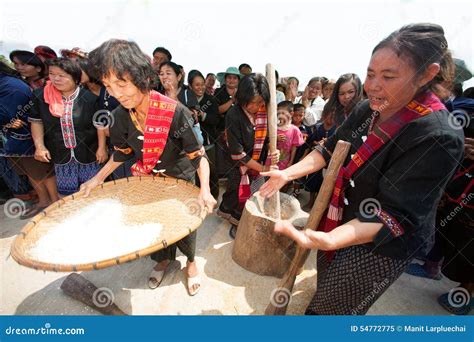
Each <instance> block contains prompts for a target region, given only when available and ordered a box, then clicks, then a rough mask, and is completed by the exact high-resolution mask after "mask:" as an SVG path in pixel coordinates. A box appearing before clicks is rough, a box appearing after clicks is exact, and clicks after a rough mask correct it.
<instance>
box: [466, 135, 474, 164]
mask: <svg viewBox="0 0 474 342" xmlns="http://www.w3.org/2000/svg"><path fill="white" fill-rule="evenodd" d="M464 158H468V159H470V160H474V138H465V139H464Z"/></svg>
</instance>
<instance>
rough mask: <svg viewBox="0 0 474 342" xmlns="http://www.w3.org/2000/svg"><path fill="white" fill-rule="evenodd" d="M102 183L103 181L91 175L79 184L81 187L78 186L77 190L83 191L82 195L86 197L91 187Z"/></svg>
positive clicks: (93, 187)
mask: <svg viewBox="0 0 474 342" xmlns="http://www.w3.org/2000/svg"><path fill="white" fill-rule="evenodd" d="M102 183H104V182H103V181H102V180H100V179H99V178H98V177H97V176H95V177H92V178H91V179H89V180H88V181H87V182H85V183H82V184H81V187H80V188H79V191H80V192H84V197H88V196H89V194H90V192H91V191H92V190H93V189H95V188H97V187H98V186H99V185H101V184H102Z"/></svg>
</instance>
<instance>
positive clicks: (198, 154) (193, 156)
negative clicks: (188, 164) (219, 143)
mask: <svg viewBox="0 0 474 342" xmlns="http://www.w3.org/2000/svg"><path fill="white" fill-rule="evenodd" d="M205 153H206V150H205V149H204V146H203V147H201V148H200V149H199V150H197V151H194V152H191V153H186V155H187V156H188V159H189V160H193V159H196V158H197V157H202V156H203V155H204V154H205Z"/></svg>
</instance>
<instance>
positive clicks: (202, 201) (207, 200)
mask: <svg viewBox="0 0 474 342" xmlns="http://www.w3.org/2000/svg"><path fill="white" fill-rule="evenodd" d="M198 201H199V205H200V206H201V208H203V209H204V210H206V211H207V212H208V213H212V211H213V210H214V208H215V206H216V205H217V201H216V199H215V198H214V197H213V196H212V195H211V193H210V192H209V191H204V190H202V189H201V191H200V192H199V196H198Z"/></svg>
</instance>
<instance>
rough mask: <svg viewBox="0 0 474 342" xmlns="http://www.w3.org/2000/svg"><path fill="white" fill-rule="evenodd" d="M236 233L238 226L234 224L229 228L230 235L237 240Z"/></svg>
mask: <svg viewBox="0 0 474 342" xmlns="http://www.w3.org/2000/svg"><path fill="white" fill-rule="evenodd" d="M236 235H237V226H235V225H232V226H231V227H230V229H229V236H230V237H231V238H232V240H235V236H236Z"/></svg>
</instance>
